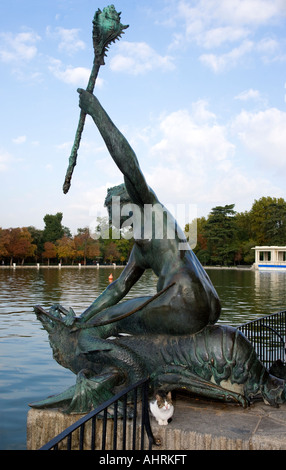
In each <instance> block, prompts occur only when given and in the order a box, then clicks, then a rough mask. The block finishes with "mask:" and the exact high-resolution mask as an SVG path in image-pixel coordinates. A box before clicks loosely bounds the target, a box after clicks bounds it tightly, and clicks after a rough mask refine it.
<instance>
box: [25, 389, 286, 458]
mask: <svg viewBox="0 0 286 470" xmlns="http://www.w3.org/2000/svg"><path fill="white" fill-rule="evenodd" d="M81 416H82V415H64V414H63V413H60V412H57V411H55V410H36V409H31V410H29V413H28V421H27V449H28V450H36V449H39V448H40V447H41V446H42V445H44V444H46V443H47V442H48V441H49V440H50V439H52V438H53V437H54V436H56V435H57V434H59V433H60V432H62V431H63V430H64V429H66V428H67V427H68V426H70V425H71V424H72V423H74V422H75V421H77V420H78V419H79V418H80V417H81ZM101 425H102V424H101V422H100V423H98V425H97V446H100V442H99V440H100V434H101V432H100V431H101V429H100V426H101ZM151 426H152V430H153V434H154V436H155V438H159V439H160V440H161V446H159V447H156V446H154V450H285V449H286V404H283V405H281V406H280V408H273V407H270V406H267V405H265V404H264V403H263V402H256V403H255V404H253V405H251V406H250V407H249V408H247V409H243V408H241V406H239V405H236V404H229V403H227V404H226V403H218V402H213V401H207V400H201V399H195V398H194V397H189V396H184V395H180V394H178V395H177V398H176V400H175V413H174V416H173V420H172V422H171V423H170V424H169V425H168V426H159V425H158V424H157V422H156V421H155V419H154V418H151ZM119 428H120V426H119ZM138 428H140V422H139V421H138ZM112 431H113V422H112V420H108V428H107V436H108V438H107V443H106V449H107V450H111V449H112V448H113V447H112ZM119 432H120V430H119ZM138 434H139V435H140V432H139V433H138ZM119 439H120V437H119ZM138 440H139V436H138ZM131 441H132V426H131V425H127V450H128V448H131V447H129V446H130V442H131ZM88 442H90V429H88V427H87V429H86V432H85V447H84V448H85V449H88ZM73 444H74V445H75V446H78V436H75V437H74V438H73ZM138 447H139V446H138ZM77 448H78V447H77ZM98 448H100V447H98ZM118 448H119V449H120V440H119V444H118Z"/></svg>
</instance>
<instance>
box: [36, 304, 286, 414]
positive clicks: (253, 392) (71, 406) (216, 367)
mask: <svg viewBox="0 0 286 470" xmlns="http://www.w3.org/2000/svg"><path fill="white" fill-rule="evenodd" d="M35 313H36V315H37V318H38V319H39V320H40V321H41V322H42V324H43V326H44V328H45V330H46V331H47V332H48V333H49V340H50V344H51V347H52V349H53V355H54V358H55V360H56V361H57V362H58V363H59V364H61V365H62V366H64V367H66V368H68V369H70V370H71V371H72V372H74V373H75V374H77V381H76V385H74V386H73V387H70V388H69V389H68V390H66V391H64V392H63V393H61V394H59V395H55V396H52V397H49V398H47V399H45V400H42V401H40V402H37V403H33V404H31V405H30V406H32V407H34V408H49V407H50V408H51V407H52V408H60V409H62V410H63V411H64V412H67V413H71V412H88V411H90V410H91V409H92V408H94V407H96V406H98V405H99V404H101V403H103V401H105V400H107V399H109V398H110V397H111V396H113V395H114V394H116V393H117V392H119V391H120V390H121V389H123V388H125V387H127V386H128V385H129V384H131V383H135V382H136V381H138V380H140V379H142V378H144V377H145V376H147V375H148V376H150V378H151V381H150V387H151V389H152V390H150V392H152V393H153V390H154V389H156V388H158V387H160V388H165V389H166V390H175V389H176V390H180V389H184V390H187V391H189V392H191V393H194V394H197V395H199V396H200V397H208V398H212V399H218V400H222V401H230V402H236V403H239V404H241V405H242V406H243V407H247V406H248V405H249V404H250V403H251V402H252V401H253V400H254V399H263V400H264V402H265V403H267V404H269V405H272V406H279V404H282V403H284V402H285V399H286V395H285V383H284V380H282V379H280V378H278V377H274V376H272V375H271V374H270V373H269V372H268V370H267V369H266V368H265V367H264V366H263V364H262V363H261V362H260V361H259V359H258V357H257V355H256V352H255V350H254V348H253V347H252V345H251V343H250V342H249V341H248V339H247V338H246V337H245V336H244V335H243V333H242V332H241V331H239V330H238V329H236V328H234V327H231V326H225V325H219V324H216V325H208V326H206V327H205V328H203V329H202V330H201V331H200V332H198V333H195V334H193V335H178V336H170V335H160V334H158V335H156V334H154V335H144V336H143V335H142V336H140V335H136V336H131V335H119V336H118V337H110V338H107V339H102V338H100V337H98V331H97V327H85V328H78V329H75V328H73V327H69V326H67V325H66V324H65V322H64V316H65V315H66V314H67V313H68V312H67V311H66V310H65V309H64V308H63V307H61V306H54V307H52V308H51V310H50V311H49V312H47V311H45V310H44V309H43V308H42V307H38V306H37V307H35Z"/></svg>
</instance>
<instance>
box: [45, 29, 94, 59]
mask: <svg viewBox="0 0 286 470" xmlns="http://www.w3.org/2000/svg"><path fill="white" fill-rule="evenodd" d="M46 31H47V35H48V37H54V38H56V39H58V40H59V46H58V47H59V50H60V51H61V52H66V53H68V54H69V55H71V54H74V53H75V52H78V51H82V50H84V49H85V47H86V46H85V43H84V41H82V40H81V39H79V37H78V35H79V31H80V30H79V29H76V28H73V29H65V28H61V27H58V28H56V29H55V30H54V31H52V30H51V28H50V27H47V30H46Z"/></svg>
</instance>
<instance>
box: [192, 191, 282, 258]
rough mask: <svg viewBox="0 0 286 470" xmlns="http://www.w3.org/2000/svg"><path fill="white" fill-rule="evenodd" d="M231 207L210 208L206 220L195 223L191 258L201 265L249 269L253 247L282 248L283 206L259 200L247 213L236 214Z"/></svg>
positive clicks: (277, 200)
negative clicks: (237, 266)
mask: <svg viewBox="0 0 286 470" xmlns="http://www.w3.org/2000/svg"><path fill="white" fill-rule="evenodd" d="M234 207H235V205H234V204H229V205H226V206H217V207H214V208H213V209H212V211H211V213H210V214H209V216H208V217H207V218H205V217H202V218H199V219H197V246H196V247H195V249H194V252H195V254H196V255H197V257H198V258H199V260H200V261H201V263H202V264H204V265H210V266H211V265H220V266H233V265H238V264H239V265H243V264H246V265H249V264H252V263H254V260H255V253H254V250H253V249H252V248H253V247H255V246H271V245H272V246H285V245H286V202H285V200H284V199H283V198H273V197H269V196H268V197H262V198H260V199H259V200H255V201H254V203H253V205H252V207H251V209H250V211H245V212H236V211H235V210H234Z"/></svg>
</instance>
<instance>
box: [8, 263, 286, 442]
mask: <svg viewBox="0 0 286 470" xmlns="http://www.w3.org/2000/svg"><path fill="white" fill-rule="evenodd" d="M110 272H112V273H113V277H114V279H116V278H117V277H118V276H119V274H120V272H121V269H120V268H112V267H111V268H109V269H108V268H99V269H96V268H90V269H88V268H78V267H76V268H62V269H59V268H50V269H45V268H43V269H39V270H38V269H36V268H26V269H25V268H18V267H16V268H15V269H13V268H6V269H5V268H1V269H0V449H1V450H24V449H26V420H27V412H28V410H29V406H28V403H31V402H33V401H37V400H40V399H43V398H46V397H47V396H49V395H53V394H56V393H59V392H61V391H63V390H65V389H66V388H67V387H69V386H70V385H73V384H74V383H75V376H74V374H72V373H71V372H70V371H69V370H67V369H64V368H63V367H61V366H60V365H58V364H57V362H56V361H55V360H54V359H53V357H52V350H51V348H50V345H49V342H48V335H47V333H46V331H45V330H44V329H43V328H42V326H41V323H40V322H39V321H37V319H36V317H35V315H34V313H33V306H34V305H37V304H40V305H42V306H43V307H46V308H48V307H50V306H51V305H52V304H54V303H61V304H62V305H64V306H66V307H73V308H74V310H75V312H76V313H77V314H80V313H81V312H82V311H83V310H85V309H86V308H87V307H88V306H89V305H90V303H91V302H92V301H93V300H94V298H95V297H96V296H97V295H98V294H99V293H100V292H102V290H103V289H104V288H105V287H106V286H107V285H108V283H109V281H108V276H109V274H110ZM207 272H208V274H209V276H210V278H211V280H212V282H213V284H214V286H215V288H216V289H217V292H218V294H219V296H220V298H221V302H222V314H221V318H220V322H223V323H227V324H232V325H238V324H241V323H245V322H247V321H248V320H252V319H254V318H258V317H262V316H265V315H268V314H270V313H275V312H277V311H280V310H284V309H285V308H286V275H285V273H280V272H254V271H249V270H236V269H210V270H207ZM155 292H156V277H155V276H154V275H153V274H152V273H146V274H144V276H143V277H142V278H141V280H140V281H139V283H137V285H136V287H134V288H133V289H132V291H131V292H130V293H129V295H128V297H129V298H130V297H132V296H139V295H150V294H151V295H152V294H154V293H155Z"/></svg>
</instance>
